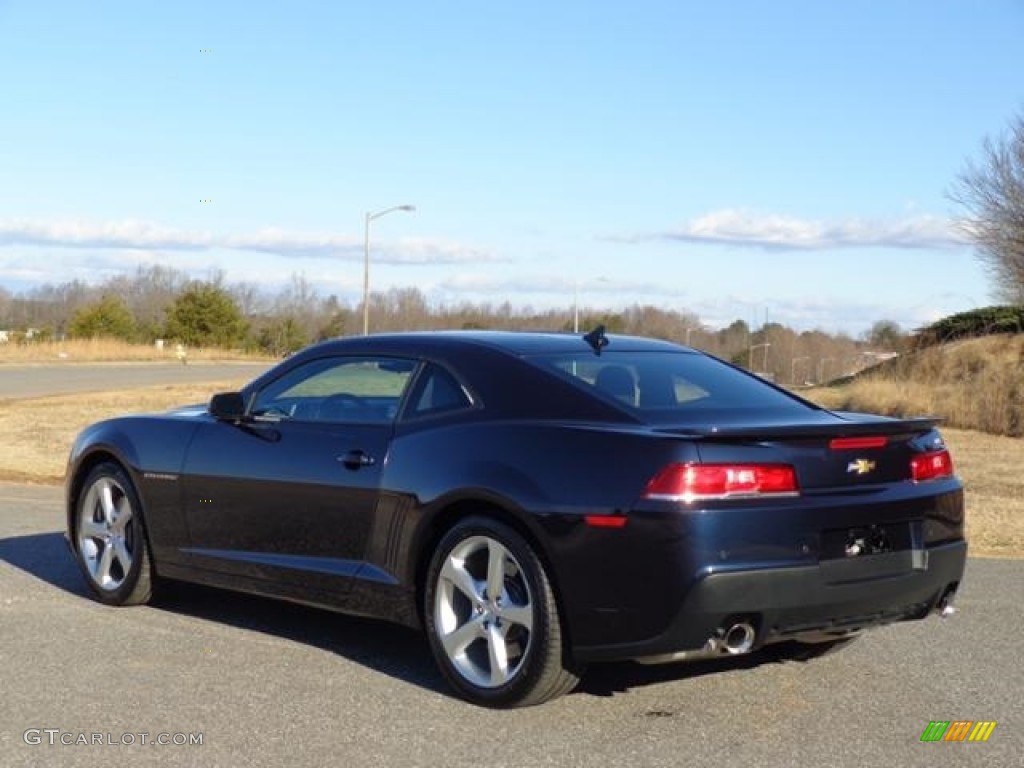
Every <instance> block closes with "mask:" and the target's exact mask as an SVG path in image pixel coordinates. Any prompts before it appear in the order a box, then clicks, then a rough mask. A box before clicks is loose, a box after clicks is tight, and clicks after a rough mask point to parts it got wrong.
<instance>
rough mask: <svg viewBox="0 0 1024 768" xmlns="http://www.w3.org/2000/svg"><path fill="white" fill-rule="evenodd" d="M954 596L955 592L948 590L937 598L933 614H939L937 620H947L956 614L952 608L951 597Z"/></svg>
mask: <svg viewBox="0 0 1024 768" xmlns="http://www.w3.org/2000/svg"><path fill="white" fill-rule="evenodd" d="M955 594H956V592H955V591H954V590H952V589H950V590H949V591H948V592H946V594H944V595H943V596H942V597H941V598H939V602H938V603H937V604H936V605H935V612H936V613H937V614H939V618H942V619H948V618H949V617H950V616H952V615H953V614H954V613H956V608H954V607H953V595H955Z"/></svg>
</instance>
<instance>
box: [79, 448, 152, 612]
mask: <svg viewBox="0 0 1024 768" xmlns="http://www.w3.org/2000/svg"><path fill="white" fill-rule="evenodd" d="M74 548H75V555H76V559H77V560H78V565H79V567H80V568H81V569H82V574H83V575H84V576H85V580H86V583H88V585H89V588H90V589H92V591H93V593H94V594H95V595H96V597H97V598H99V600H100V601H102V602H104V603H107V604H108V605H139V604H141V603H146V602H148V601H149V599H150V597H151V596H152V593H153V567H152V562H151V560H150V557H149V547H148V544H147V541H146V528H145V523H144V522H143V519H142V503H141V502H140V501H139V497H138V494H137V493H136V492H135V487H134V486H133V485H132V481H131V478H129V477H128V474H127V473H126V472H125V471H124V469H123V468H122V467H121V466H120V465H118V464H115V463H113V462H104V463H102V464H99V465H97V466H96V467H94V468H93V469H92V471H91V472H90V473H89V475H88V477H86V479H85V482H84V483H82V492H81V494H80V495H79V497H78V501H77V503H76V506H75V537H74Z"/></svg>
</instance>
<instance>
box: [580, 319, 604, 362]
mask: <svg viewBox="0 0 1024 768" xmlns="http://www.w3.org/2000/svg"><path fill="white" fill-rule="evenodd" d="M583 340H584V341H585V342H587V344H589V345H590V348H591V349H593V350H594V354H595V355H597V356H598V357H600V356H601V350H602V349H604V348H605V347H607V346H608V337H607V336H605V335H604V326H603V325H599V326H597V327H596V328H595V329H594V330H592V331H591V332H590V333H588V334H586V335H585V336H584V337H583Z"/></svg>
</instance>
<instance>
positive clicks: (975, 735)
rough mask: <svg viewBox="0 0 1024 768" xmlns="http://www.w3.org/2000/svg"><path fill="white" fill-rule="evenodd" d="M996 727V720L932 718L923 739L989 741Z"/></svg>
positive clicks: (922, 735)
mask: <svg viewBox="0 0 1024 768" xmlns="http://www.w3.org/2000/svg"><path fill="white" fill-rule="evenodd" d="M995 728H996V721H995V720H978V721H974V720H954V721H952V722H950V721H949V720H932V721H931V722H930V723H928V727H927V728H925V729H924V733H922V734H921V741H988V737H989V736H991V735H992V731H994V730H995Z"/></svg>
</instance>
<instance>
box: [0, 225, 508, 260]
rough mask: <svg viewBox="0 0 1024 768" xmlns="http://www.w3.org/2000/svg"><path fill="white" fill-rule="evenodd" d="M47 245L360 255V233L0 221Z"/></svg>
mask: <svg viewBox="0 0 1024 768" xmlns="http://www.w3.org/2000/svg"><path fill="white" fill-rule="evenodd" d="M5 245H6V246H18V245H21V246H25V245H34V246H50V247H58V248H92V249H160V250H165V251H206V250H211V249H226V250H233V251H257V252H261V253H270V254H274V255H277V256H283V257H287V258H314V259H317V258H332V259H335V258H340V259H345V260H358V259H361V258H362V256H363V239H362V237H361V236H358V237H356V236H350V235H335V234H326V233H308V232H290V231H287V230H283V229H274V228H269V229H262V230H258V231H256V232H252V233H247V234H235V235H221V234H213V233H210V232H201V231H191V230H182V229H174V228H171V227H164V226H161V225H158V224H154V223H151V222H145V221H137V220H132V219H129V220H125V221H114V222H83V221H29V220H6V221H0V246H5ZM373 259H374V261H375V262H376V263H380V264H458V263H473V262H482V261H485V262H493V261H499V260H500V259H499V257H498V256H497V254H495V253H493V252H490V251H487V250H484V249H480V248H474V247H472V246H469V245H466V244H464V243H455V242H448V241H442V240H431V239H427V238H404V239H399V240H394V241H385V242H375V243H374V249H373Z"/></svg>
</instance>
